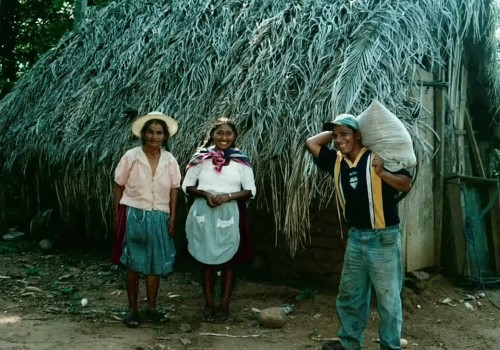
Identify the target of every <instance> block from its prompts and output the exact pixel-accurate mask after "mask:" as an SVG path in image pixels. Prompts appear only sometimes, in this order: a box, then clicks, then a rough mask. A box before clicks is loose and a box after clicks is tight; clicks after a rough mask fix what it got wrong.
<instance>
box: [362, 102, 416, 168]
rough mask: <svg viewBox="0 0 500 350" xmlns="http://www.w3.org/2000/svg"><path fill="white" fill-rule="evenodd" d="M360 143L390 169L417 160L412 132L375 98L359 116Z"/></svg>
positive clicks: (410, 166)
mask: <svg viewBox="0 0 500 350" xmlns="http://www.w3.org/2000/svg"><path fill="white" fill-rule="evenodd" d="M357 120H358V125H359V131H360V132H361V141H362V142H363V145H364V146H365V147H367V148H368V149H369V150H371V151H372V152H374V153H376V154H378V155H379V156H380V157H381V158H382V159H383V160H384V167H385V168H387V169H388V170H389V171H398V170H401V169H407V168H412V167H414V166H415V165H416V164H417V157H416V156H415V152H414V150H413V143H412V140H411V136H410V134H409V133H408V130H406V127H405V126H404V125H403V123H402V122H401V120H399V118H398V117H396V116H395V115H394V114H393V113H392V112H391V111H389V110H388V109H387V108H386V107H385V106H384V105H383V104H381V103H380V102H378V101H377V100H373V102H372V103H371V104H370V105H369V106H368V108H367V109H365V110H364V111H363V113H361V114H360V115H359V116H358V117H357Z"/></svg>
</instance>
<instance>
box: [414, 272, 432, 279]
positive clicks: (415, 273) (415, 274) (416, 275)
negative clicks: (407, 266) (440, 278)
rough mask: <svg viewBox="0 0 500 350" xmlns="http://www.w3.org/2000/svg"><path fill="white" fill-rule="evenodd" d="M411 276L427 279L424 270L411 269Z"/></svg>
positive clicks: (427, 275) (427, 276)
mask: <svg viewBox="0 0 500 350" xmlns="http://www.w3.org/2000/svg"><path fill="white" fill-rule="evenodd" d="M410 274H412V275H413V276H415V277H417V278H418V279H419V280H426V279H429V274H428V273H427V272H424V271H412V272H410Z"/></svg>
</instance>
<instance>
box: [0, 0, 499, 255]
mask: <svg viewBox="0 0 500 350" xmlns="http://www.w3.org/2000/svg"><path fill="white" fill-rule="evenodd" d="M494 18H495V17H494V16H493V14H492V11H491V8H490V5H489V2H488V1H477V0H457V1H449V0H419V1H414V0H399V1H380V0H364V1H356V0H354V1H344V0H342V1H332V0H286V1H284V0H283V1H276V0H256V1H244V0H221V1H212V0H207V1H194V0H191V1H186V0H171V1H157V0H122V1H116V2H113V3H111V4H110V5H109V6H107V7H105V8H103V9H101V10H99V12H96V13H91V14H90V16H89V18H88V20H87V22H86V24H85V25H83V26H82V27H81V29H80V30H79V31H78V32H72V33H69V34H68V35H67V36H66V37H65V38H64V39H63V40H61V42H60V43H59V45H58V46H57V47H56V48H54V49H53V50H51V51H50V52H48V53H47V54H46V55H45V56H44V57H43V58H42V59H41V60H40V61H39V62H38V64H37V65H36V66H35V67H34V68H33V69H32V71H31V72H29V73H28V74H26V75H25V77H24V78H23V79H22V81H20V82H19V83H18V84H17V86H16V88H15V89H14V90H13V91H12V92H11V93H10V94H9V95H8V96H6V97H5V98H4V99H3V100H2V101H1V102H0V145H1V148H0V162H1V164H2V165H3V169H2V171H3V172H4V173H5V174H13V175H14V176H18V177H21V178H23V179H25V183H26V188H27V189H28V190H27V191H26V192H29V193H31V195H30V196H29V198H31V202H32V203H31V204H30V208H31V210H35V209H36V208H39V207H43V206H44V205H45V206H46V205H47V204H41V203H40V202H39V200H40V198H39V197H40V195H39V194H40V193H43V192H47V191H48V192H50V193H55V194H56V198H57V201H58V207H59V208H60V210H61V213H62V216H63V218H64V219H65V220H66V221H67V222H69V221H71V220H72V218H74V217H75V216H79V217H83V218H85V220H84V221H85V222H86V224H87V231H88V232H89V234H93V235H103V234H104V233H103V232H109V225H110V223H111V193H112V186H113V183H112V172H113V169H114V166H115V165H116V163H117V162H118V160H119V158H120V156H121V155H122V154H123V153H124V151H125V150H126V149H128V148H129V147H131V146H133V145H134V144H135V142H136V141H135V140H134V139H133V138H132V135H131V133H130V132H129V125H130V122H131V119H130V117H127V115H125V114H123V113H122V110H123V109H124V108H125V107H126V106H132V107H134V108H136V109H137V110H138V111H139V112H140V113H145V112H148V111H151V110H160V111H163V112H165V113H168V114H170V115H172V116H174V117H175V118H177V119H178V121H179V123H180V126H181V128H180V131H179V133H178V135H176V136H175V137H174V138H173V139H172V140H171V143H170V149H171V150H172V152H173V153H174V155H175V156H176V157H177V158H178V160H179V163H180V164H181V165H184V164H186V162H187V160H188V158H189V156H190V155H191V154H192V153H193V152H194V150H195V148H196V147H197V146H198V144H199V143H200V141H201V139H202V138H203V136H204V135H203V133H204V132H205V130H207V128H208V126H209V124H210V123H211V122H212V120H213V119H214V118H216V117H218V116H221V115H226V116H231V117H232V118H234V119H235V121H236V122H237V124H238V125H239V128H240V130H241V131H242V135H241V137H240V139H239V145H240V147H241V148H242V149H243V150H244V151H245V152H246V153H248V154H249V156H250V157H251V159H252V161H253V163H254V164H255V172H256V177H257V185H258V188H259V191H260V193H259V198H258V204H259V205H260V206H261V207H266V208H267V209H269V210H272V211H273V212H274V213H275V217H276V227H277V239H278V238H281V237H285V238H286V240H287V242H288V246H289V248H290V252H291V253H292V254H293V253H294V252H295V251H296V249H297V248H298V247H300V245H301V244H302V243H303V242H304V241H306V240H307V239H308V232H309V208H310V205H311V203H312V201H313V200H315V199H317V200H318V201H319V205H320V207H323V206H325V205H326V204H327V203H328V202H329V201H330V200H331V198H332V196H331V192H332V186H331V180H330V179H329V178H328V177H326V176H324V175H322V174H319V173H318V172H317V170H316V168H315V166H313V164H312V161H311V158H310V157H309V156H308V154H307V153H306V151H305V147H304V141H305V139H306V138H307V137H308V136H310V135H313V134H315V133H316V132H318V131H319V130H320V128H321V125H322V123H323V122H324V121H326V120H329V119H331V118H332V116H333V115H335V114H337V113H340V112H350V113H355V114H357V113H359V112H361V111H362V110H363V109H364V108H366V107H367V106H368V104H369V102H370V101H371V99H372V98H373V97H377V98H378V99H379V100H381V101H383V102H384V103H385V105H386V106H388V107H389V108H390V109H391V110H392V111H394V112H395V113H396V114H397V115H398V116H400V117H401V118H402V120H403V121H404V122H405V124H406V125H407V127H408V129H409V130H410V133H411V134H412V136H413V137H414V140H415V142H416V145H417V149H418V151H419V153H420V154H421V155H427V156H430V155H431V154H432V148H431V146H430V145H429V144H428V143H427V142H426V141H425V140H423V139H422V138H421V137H419V132H420V130H421V129H420V128H421V125H422V123H421V122H420V121H421V119H422V118H425V117H427V116H428V115H427V112H426V111H425V110H424V109H423V108H421V104H420V100H419V99H418V98H417V99H413V98H410V96H411V93H410V90H411V89H416V91H419V92H422V91H423V89H425V87H421V86H419V84H418V81H419V80H420V79H419V77H418V74H417V73H416V66H418V65H424V66H425V67H426V68H427V69H430V70H433V71H435V70H437V69H438V68H445V66H446V64H445V62H447V56H448V54H449V53H450V52H452V51H453V50H454V47H455V45H456V43H457V42H458V41H460V40H462V39H463V38H465V37H467V38H471V37H472V38H474V40H477V41H479V40H482V42H483V43H486V45H483V46H484V47H485V51H484V60H485V62H486V63H488V64H489V63H491V62H492V60H493V51H494V50H493V48H494V46H493V45H492V44H491V43H492V41H491V38H492V36H491V35H492V26H491V25H492V23H493V20H494ZM492 67H493V66H492ZM495 69H496V66H495ZM492 72H494V69H493V68H492ZM492 74H493V73H492ZM490 80H491V81H494V82H497V80H495V79H494V77H493V75H492V76H491V79H490ZM495 84H497V83H495ZM494 86H495V88H494V89H491V91H492V101H493V102H492V104H493V105H495V106H499V104H498V102H497V101H498V99H497V98H496V96H497V95H496V93H497V90H498V89H496V87H497V85H494ZM5 188H6V186H2V189H5ZM1 191H2V190H1V189H0V192H1ZM33 193H36V194H38V195H33ZM325 193H330V195H325ZM33 198H34V199H33ZM37 198H38V199H37ZM0 199H2V202H3V203H2V204H3V205H5V204H6V203H7V202H8V200H7V199H6V198H5V191H4V193H3V194H0Z"/></svg>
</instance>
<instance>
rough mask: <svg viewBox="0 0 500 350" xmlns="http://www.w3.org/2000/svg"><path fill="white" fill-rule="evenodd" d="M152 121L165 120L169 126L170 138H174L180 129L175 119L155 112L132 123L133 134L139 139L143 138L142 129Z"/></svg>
mask: <svg viewBox="0 0 500 350" xmlns="http://www.w3.org/2000/svg"><path fill="white" fill-rule="evenodd" d="M151 119H159V120H163V121H164V122H165V123H166V124H167V128H168V134H169V136H174V135H175V133H176V132H177V129H179V124H178V123H177V121H176V120H175V119H174V118H172V117H169V116H168V115H165V114H163V113H161V112H156V111H155V112H149V113H148V114H146V115H143V116H142V117H139V118H137V119H136V120H135V121H134V122H133V123H132V134H134V135H135V136H137V137H141V130H142V127H143V126H144V124H145V123H146V122H148V121H149V120H151Z"/></svg>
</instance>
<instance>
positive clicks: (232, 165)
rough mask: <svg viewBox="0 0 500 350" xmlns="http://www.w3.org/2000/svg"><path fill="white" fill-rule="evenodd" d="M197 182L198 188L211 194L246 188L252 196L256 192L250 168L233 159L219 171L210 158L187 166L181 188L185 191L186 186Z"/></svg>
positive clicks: (194, 184)
mask: <svg viewBox="0 0 500 350" xmlns="http://www.w3.org/2000/svg"><path fill="white" fill-rule="evenodd" d="M197 182H198V186H197V189H198V190H200V191H205V192H210V193H213V194H219V193H230V192H239V191H242V190H248V191H251V192H252V197H254V196H255V193H256V188H255V179H254V174H253V170H252V168H251V167H249V166H246V165H243V164H240V163H238V162H235V161H234V160H231V161H230V162H229V164H228V165H225V166H223V167H222V170H221V171H220V172H216V171H215V166H214V165H213V164H212V159H205V160H204V161H203V162H202V163H200V164H197V165H195V166H193V167H191V168H189V169H188V171H187V172H186V176H185V178H184V182H183V183H182V190H183V191H184V192H186V187H190V186H196V183H197Z"/></svg>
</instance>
